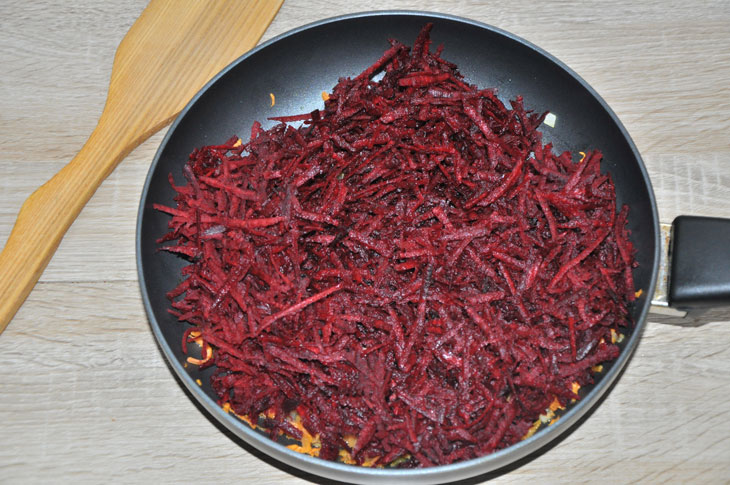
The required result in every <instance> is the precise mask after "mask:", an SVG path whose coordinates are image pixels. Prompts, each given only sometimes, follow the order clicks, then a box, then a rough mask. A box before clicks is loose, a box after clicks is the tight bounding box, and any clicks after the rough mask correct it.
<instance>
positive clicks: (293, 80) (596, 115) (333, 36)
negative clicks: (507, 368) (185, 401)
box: [137, 12, 661, 483]
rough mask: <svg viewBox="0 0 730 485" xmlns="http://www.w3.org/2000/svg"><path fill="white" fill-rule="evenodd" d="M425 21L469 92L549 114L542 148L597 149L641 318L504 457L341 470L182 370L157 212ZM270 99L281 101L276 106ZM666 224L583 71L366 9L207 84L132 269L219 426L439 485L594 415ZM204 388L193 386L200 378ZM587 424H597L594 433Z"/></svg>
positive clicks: (379, 474)
mask: <svg viewBox="0 0 730 485" xmlns="http://www.w3.org/2000/svg"><path fill="white" fill-rule="evenodd" d="M427 22H432V23H433V24H434V28H433V31H432V39H433V43H434V45H439V44H443V45H444V51H443V54H442V55H443V57H444V58H445V59H447V60H449V61H451V62H454V63H456V64H457V65H458V66H459V68H460V69H461V72H462V73H463V74H464V76H465V77H466V79H467V81H469V82H470V83H474V84H477V85H478V86H482V87H496V88H497V89H498V94H499V96H500V97H501V98H502V99H503V100H508V99H514V98H515V97H516V96H517V95H522V96H523V97H524V99H525V104H526V106H527V107H528V108H530V109H533V110H535V111H539V112H541V111H550V112H551V113H553V114H554V115H555V116H556V122H555V126H554V127H549V126H547V125H543V126H542V131H543V134H544V141H545V142H552V143H553V144H554V145H555V148H556V150H557V151H558V152H560V151H563V150H571V151H574V152H577V151H581V150H583V151H584V150H586V148H597V149H600V150H602V151H603V153H604V160H603V162H602V165H601V169H602V170H603V171H604V172H609V173H610V174H611V176H612V177H613V180H614V183H615V186H616V193H617V204H618V205H619V206H621V205H622V204H627V205H628V206H629V207H630V213H629V219H628V227H629V229H630V230H631V239H632V242H633V244H634V246H635V247H636V249H637V255H636V259H637V262H638V267H637V268H636V269H635V272H634V280H635V284H636V288H641V289H642V290H643V296H642V297H640V298H639V299H638V300H637V301H636V303H635V304H634V305H633V306H632V307H631V309H630V311H631V317H632V318H633V320H634V321H635V326H634V327H633V329H631V330H630V331H628V333H627V335H626V337H627V338H625V339H624V341H623V342H622V351H621V354H620V356H619V357H618V359H617V360H615V361H614V362H612V363H610V364H608V365H605V366H604V371H603V372H602V373H601V374H600V375H598V376H597V379H596V383H595V384H594V385H592V386H586V387H585V388H583V389H581V393H582V397H581V399H580V400H579V401H578V402H577V403H576V404H574V405H573V406H571V407H570V408H569V409H568V410H567V411H566V412H565V413H564V414H563V416H562V417H561V419H560V420H559V421H557V422H556V423H555V424H553V425H551V426H548V427H545V428H544V429H541V430H540V431H538V432H537V433H536V434H535V435H533V436H532V437H530V438H528V439H526V440H523V441H521V442H519V443H517V444H515V445H512V446H510V447H509V448H506V449H503V450H500V451H498V452H495V453H493V454H490V455H487V456H483V457H480V458H477V459H472V460H468V461H463V462H459V463H455V464H451V465H447V466H437V467H431V468H423V469H416V470H398V469H372V468H365V467H357V466H351V465H345V464H342V463H334V462H329V461H325V460H320V459H319V458H313V457H310V456H307V455H302V454H299V453H296V452H294V451H291V450H289V449H288V448H286V447H285V446H283V445H281V444H278V443H276V442H274V441H272V440H270V439H269V438H268V437H267V436H265V435H263V434H261V433H259V432H258V431H255V430H253V429H252V428H251V427H250V426H249V425H247V424H246V423H244V422H242V421H240V420H238V419H237V418H236V417H234V416H233V415H229V414H227V413H226V412H224V411H223V410H222V409H220V407H219V406H218V405H217V404H216V399H217V397H216V395H215V393H214V392H213V390H212V388H211V386H210V384H209V382H210V376H211V374H212V371H213V369H211V368H208V369H205V370H202V371H201V370H199V369H198V368H197V366H187V367H186V366H185V359H186V355H184V354H183V353H182V351H181V348H180V347H181V345H180V342H181V339H182V334H183V332H184V330H185V325H183V324H181V323H179V322H178V321H177V320H176V318H175V317H173V316H171V315H170V314H169V313H168V311H167V310H168V308H169V301H168V300H167V298H166V296H165V293H166V292H167V291H169V290H171V289H172V288H174V287H175V286H176V285H177V283H178V282H179V281H180V278H181V276H180V269H181V268H182V267H183V266H184V265H185V264H186V262H185V261H184V260H182V259H180V258H178V257H176V256H174V255H171V254H168V253H166V252H160V251H159V250H158V249H159V246H158V244H157V243H156V240H157V239H158V238H159V237H161V236H162V235H163V234H165V233H166V232H167V223H168V220H169V218H168V216H167V215H165V214H163V213H161V212H159V211H156V210H154V209H153V208H152V204H154V203H160V204H165V205H172V204H174V202H173V197H174V195H175V194H174V192H173V190H172V188H171V187H170V184H169V182H168V174H173V177H174V178H175V180H176V183H177V184H182V183H184V179H183V176H182V167H183V164H184V163H185V161H186V160H187V157H188V154H189V153H190V152H191V151H192V150H193V149H194V148H195V147H200V146H203V145H208V144H219V143H222V142H223V141H225V140H227V139H228V138H229V137H230V136H232V135H234V134H238V135H240V136H241V137H243V138H245V139H246V138H247V133H249V131H250V127H251V124H252V123H253V121H254V120H259V121H261V122H262V123H263V125H264V128H268V127H270V126H272V125H273V124H274V123H273V122H268V121H266V120H267V118H269V117H272V116H283V115H288V114H296V113H305V112H309V111H312V110H314V109H317V108H322V99H321V97H320V95H321V92H322V91H328V92H329V90H330V89H331V88H332V86H334V84H336V82H337V80H338V78H339V77H342V76H354V75H357V74H358V73H360V72H361V71H362V70H363V69H364V68H366V67H368V66H369V65H371V64H372V63H373V62H374V61H375V60H376V59H378V57H379V56H380V55H381V54H382V52H384V51H385V50H386V49H387V47H388V43H387V39H388V38H396V39H399V40H401V41H402V42H404V43H406V44H410V43H412V42H413V40H414V39H415V37H416V34H417V33H418V31H419V30H420V29H421V28H422V27H423V25H424V24H425V23H427ZM270 93H273V94H274V95H275V100H276V101H275V104H274V106H272V105H271V97H270ZM660 248H661V245H660V226H659V222H658V216H657V207H656V202H655V199H654V194H653V191H652V188H651V184H650V181H649V177H648V175H647V172H646V169H645V167H644V163H643V162H642V160H641V157H640V155H639V153H638V151H637V149H636V147H635V146H634V143H633V142H632V140H631V138H630V137H629V134H628V133H627V131H626V129H625V128H624V127H623V125H622V124H621V122H620V121H619V120H618V118H617V117H616V115H615V114H614V113H613V111H611V109H610V108H609V107H608V105H607V104H606V103H605V102H604V101H603V100H602V99H601V98H600V96H599V95H598V94H597V93H596V92H595V91H594V90H593V89H592V88H591V87H590V86H589V85H588V84H587V83H586V82H585V81H583V80H582V79H581V78H580V77H579V76H578V75H577V74H575V73H574V72H573V71H571V70H570V69H569V68H568V67H567V66H565V65H564V64H562V63H561V62H560V61H558V60H557V59H555V58H554V57H552V56H551V55H550V54H548V53H547V52H545V51H543V50H542V49H540V48H538V47H536V46H534V45H532V44H530V43H529V42H526V41H525V40H523V39H520V38H518V37H516V36H514V35H512V34H510V33H508V32H505V31H502V30H499V29H497V28H494V27H491V26H488V25H485V24H482V23H479V22H475V21H472V20H466V19H463V18H457V17H452V16H448V15H442V14H432V13H420V12H370V13H361V14H354V15H348V16H343V17H337V18H333V19H328V20H323V21H320V22H317V23H314V24H310V25H307V26H304V27H301V28H298V29H295V30H293V31H290V32H288V33H286V34H283V35H281V36H279V37H277V38H274V39H272V40H271V41H269V42H267V43H265V44H262V45H261V46H260V47H258V48H256V49H254V50H253V51H251V52H249V53H247V54H246V55H244V56H243V57H241V58H239V59H238V60H237V61H235V62H234V63H232V64H231V65H230V66H228V67H227V68H226V69H224V70H223V71H222V72H221V73H220V74H218V75H217V76H216V77H215V78H214V79H213V80H212V81H211V82H210V83H209V84H208V85H206V86H205V87H204V88H203V89H202V90H201V91H200V92H199V93H198V94H197V95H196V96H195V98H193V100H192V101H191V102H190V103H189V104H188V106H187V107H186V108H185V109H184V110H183V111H182V113H181V114H180V116H179V117H178V118H177V120H176V121H175V122H174V124H173V125H172V127H171V128H170V130H169V132H168V133H167V136H166V137H165V139H164V140H163V142H162V144H161V146H160V148H159V150H158V152H157V154H156V156H155V159H154V161H153V163H152V166H151V168H150V172H149V174H148V177H147V180H146V183H145V186H144V190H143V193H142V198H141V202H140V207H139V216H138V222H137V263H138V271H139V280H140V285H141V291H142V297H143V300H144V305H145V308H146V311H147V314H148V317H149V321H150V325H151V327H152V331H153V333H154V335H155V337H156V339H157V342H158V343H159V346H160V348H161V350H162V352H163V354H164V355H165V357H166V358H167V360H168V361H169V363H170V367H171V369H172V370H173V372H174V373H175V374H177V376H178V377H179V380H180V381H181V382H182V383H183V385H184V386H186V387H187V389H188V390H189V391H190V395H191V396H192V397H193V398H194V399H195V400H197V401H198V402H199V403H200V404H201V405H202V407H203V408H204V409H205V410H206V411H207V412H208V413H209V414H210V416H212V417H213V418H214V419H216V420H217V421H219V422H220V423H222V424H223V425H224V426H226V427H227V428H228V429H229V430H231V431H232V432H233V433H234V434H235V435H237V436H239V437H240V438H242V439H243V440H244V441H246V442H248V443H249V444H251V445H252V446H254V447H256V448H257V449H259V450H261V451H263V452H264V453H266V454H268V455H270V456H271V457H273V458H275V459H276V460H279V461H281V462H284V463H286V464H289V465H291V466H293V467H296V468H298V469H300V470H302V471H305V472H308V473H312V474H315V475H319V476H323V477H327V478H332V479H336V480H342V481H346V482H357V483H378V482H380V483H383V482H384V483H442V482H449V481H454V480H459V479H464V478H468V477H473V476H476V475H480V474H483V473H486V472H489V471H492V470H496V469H498V468H500V467H503V466H505V465H507V464H509V463H512V462H514V461H515V460H517V459H519V458H521V457H523V456H526V455H527V454H529V453H531V452H533V451H535V450H537V449H539V448H540V447H542V446H544V445H546V444H547V443H549V442H551V441H553V440H555V439H556V438H557V437H558V436H559V435H560V434H561V433H563V432H564V431H566V430H567V429H569V428H570V427H571V426H572V425H573V424H575V423H576V422H577V421H578V420H579V419H580V417H581V416H583V415H585V414H586V412H588V411H589V410H590V409H591V407H593V406H594V405H595V404H596V403H597V401H598V400H599V399H600V397H601V396H602V395H603V394H604V393H605V392H606V391H607V390H608V389H609V387H610V385H611V383H612V382H613V381H614V380H615V379H616V378H617V376H618V375H619V373H620V371H621V369H622V368H623V367H624V365H625V364H626V362H627V361H628V359H629V357H630V356H631V354H632V352H633V351H634V349H635V348H636V346H637V343H638V341H639V338H640V335H641V333H642V330H643V328H644V325H645V317H646V314H647V312H648V310H649V306H650V303H651V301H650V296H651V295H653V294H654V288H655V284H656V281H657V273H658V269H659V265H660ZM198 379H199V380H200V382H202V385H198V384H197V383H196V380H198ZM588 425H590V424H588Z"/></svg>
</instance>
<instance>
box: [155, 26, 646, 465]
mask: <svg viewBox="0 0 730 485" xmlns="http://www.w3.org/2000/svg"><path fill="white" fill-rule="evenodd" d="M430 29H431V26H430V25H427V26H426V27H425V28H424V29H423V30H422V32H421V33H420V34H419V35H418V38H417V39H416V41H415V44H414V46H413V48H412V49H409V48H408V47H406V46H405V45H403V44H401V43H400V42H398V41H395V40H393V41H390V44H391V47H390V48H389V49H388V50H387V51H386V52H385V54H384V55H383V56H382V57H381V58H380V59H379V60H378V61H376V62H375V63H374V64H373V66H371V67H370V68H368V69H366V70H365V71H364V72H363V73H362V74H360V75H359V76H357V77H355V78H353V79H350V78H343V79H340V81H339V82H338V84H337V85H336V86H335V87H334V89H333V92H332V94H331V95H330V96H329V99H328V100H327V101H326V102H325V107H324V110H321V111H320V110H317V111H314V112H312V113H310V114H307V115H295V116H290V117H282V118H275V119H276V120H279V121H281V122H282V123H280V124H278V125H276V126H274V127H273V128H271V129H270V130H263V129H262V127H261V125H260V124H259V123H254V125H253V127H252V130H251V138H250V141H249V142H248V143H243V144H241V143H240V142H239V140H238V138H237V137H233V138H231V139H230V140H228V142H226V143H224V144H222V145H218V146H206V147H203V148H200V149H197V150H195V151H194V152H193V153H192V154H191V155H190V158H189V160H188V162H187V165H186V166H185V170H184V174H185V177H186V179H187V183H186V185H184V186H174V184H173V187H174V189H175V191H176V192H177V196H176V198H175V201H176V203H177V206H176V207H175V208H171V207H165V206H161V205H158V206H156V208H157V209H159V210H161V211H165V212H167V213H169V214H170V215H171V216H172V219H171V221H170V229H171V231H170V232H169V233H168V234H167V235H166V236H165V237H163V238H162V239H161V240H160V243H162V242H170V241H174V243H173V244H172V245H166V246H164V247H163V249H165V250H167V251H170V252H173V253H176V254H179V255H180V256H182V257H184V258H187V259H188V260H189V261H190V264H189V265H188V266H186V267H185V268H184V269H183V275H184V276H185V277H186V279H184V281H182V283H180V285H179V286H178V287H177V288H175V289H174V290H172V291H171V292H170V293H169V297H170V299H171V301H172V310H171V311H172V312H173V313H174V314H175V315H176V316H177V317H178V318H179V319H180V320H181V321H185V322H189V323H190V324H191V325H192V326H191V328H190V329H189V330H188V331H187V332H186V333H185V339H184V340H185V341H184V342H183V346H184V347H186V346H187V343H188V342H189V341H191V340H193V338H192V337H191V332H192V331H195V332H196V333H195V336H196V337H197V332H199V333H200V338H202V340H203V342H205V345H206V346H212V347H213V348H214V349H215V352H214V357H213V358H212V359H210V360H209V361H208V362H207V363H205V364H203V365H214V366H215V367H216V371H215V375H214V377H213V378H212V385H213V388H214V389H215V391H216V392H217V393H218V395H219V397H220V403H221V404H224V403H228V404H229V405H230V406H231V408H232V409H233V411H235V412H236V413H237V414H241V415H247V416H259V415H260V414H261V413H266V416H267V418H266V422H265V425H266V427H267V429H268V430H269V431H270V433H271V436H272V438H275V437H276V436H278V434H279V433H280V432H284V433H286V434H287V435H289V436H293V437H295V438H297V437H300V436H301V433H300V432H299V430H297V429H296V427H294V426H292V425H291V423H290V421H289V420H288V417H289V416H290V414H291V413H292V412H293V411H297V412H298V414H299V415H300V416H301V420H302V424H303V426H304V428H305V429H306V430H307V431H308V432H309V433H311V434H312V435H315V434H319V436H320V439H321V449H320V450H319V456H320V457H322V458H325V459H336V458H337V456H338V453H339V451H340V450H341V449H345V450H347V451H348V452H349V453H350V454H351V455H352V457H353V459H354V460H355V461H356V462H357V463H360V464H362V463H363V462H365V461H366V460H369V461H370V462H372V461H373V459H374V458H375V457H378V458H377V463H378V464H381V465H387V464H391V463H392V462H394V461H395V460H397V463H398V465H399V466H403V467H415V466H431V465H438V464H447V463H452V462H454V461H458V460H464V459H469V458H473V457H477V456H480V455H484V454H486V453H490V452H492V451H494V450H497V449H500V448H504V447H506V446H509V445H511V444H513V443H515V442H517V441H519V440H520V439H522V438H523V437H524V436H525V434H526V432H527V431H528V429H529V428H530V427H531V425H532V424H533V422H535V420H536V419H537V417H538V416H539V415H540V414H541V413H543V412H544V411H545V409H546V408H547V407H548V406H549V405H550V404H551V402H553V401H554V399H557V400H558V401H559V402H560V404H562V405H567V404H568V403H569V402H570V401H571V399H577V398H578V397H579V396H578V395H577V394H576V393H575V392H574V391H573V388H574V387H573V384H574V383H575V382H577V383H578V384H581V385H584V384H587V383H590V382H592V379H593V377H592V376H593V371H592V370H591V368H592V367H593V366H595V365H596V364H598V363H601V362H605V361H609V360H611V359H614V358H616V357H617V356H618V355H619V348H618V346H617V345H616V344H614V343H612V339H611V335H612V334H611V332H612V329H613V330H614V331H620V328H621V327H623V328H626V327H628V326H630V325H631V322H630V317H629V314H628V310H627V305H628V304H629V302H630V301H631V300H633V299H634V288H633V286H634V285H633V280H632V268H633V267H634V266H635V265H636V263H635V262H634V259H633V254H634V249H633V247H632V244H631V242H630V241H629V239H628V230H627V229H626V218H627V213H628V209H627V208H626V207H625V206H624V207H623V208H622V209H621V210H620V211H618V213H617V211H616V197H615V191H614V186H613V183H612V181H611V177H610V176H609V175H608V174H602V173H601V172H600V162H601V158H602V156H601V153H600V152H598V151H593V152H590V153H588V154H587V155H586V156H585V157H584V160H583V161H582V162H574V161H573V160H572V155H571V153H569V152H565V153H562V154H555V153H554V152H553V149H552V146H551V145H550V144H548V145H543V143H542V139H541V134H540V132H539V131H538V126H539V125H540V124H541V122H542V120H543V118H544V114H536V113H533V112H531V111H529V110H526V109H525V107H524V106H523V101H522V99H521V98H517V99H516V100H514V101H511V102H510V106H509V107H507V106H505V105H504V104H503V103H502V102H501V101H500V100H499V99H498V97H497V95H496V93H495V91H494V90H492V89H480V88H478V87H476V86H472V85H469V84H467V83H466V82H465V81H464V79H463V77H462V76H461V75H460V74H459V72H458V70H457V68H456V66H455V65H453V64H451V63H449V62H447V61H445V60H443V59H442V58H441V57H440V52H441V49H438V50H437V51H436V52H430V37H429V32H430ZM379 73H383V77H382V79H380V80H377V81H376V80H374V79H373V78H374V76H375V75H376V74H379ZM301 120H304V124H303V125H302V126H301V127H299V128H294V127H292V126H289V125H286V124H285V123H284V122H290V121H301ZM170 182H171V183H173V180H172V176H170ZM351 437H356V438H357V439H356V441H355V444H354V446H350V444H351V443H352V439H351ZM348 438H349V442H350V444H348Z"/></svg>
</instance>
